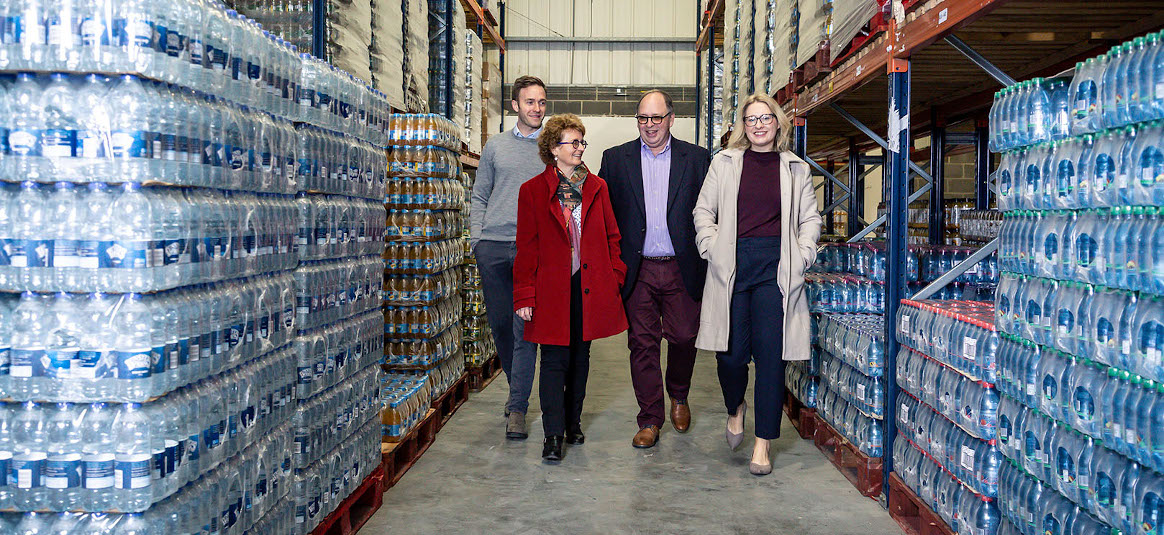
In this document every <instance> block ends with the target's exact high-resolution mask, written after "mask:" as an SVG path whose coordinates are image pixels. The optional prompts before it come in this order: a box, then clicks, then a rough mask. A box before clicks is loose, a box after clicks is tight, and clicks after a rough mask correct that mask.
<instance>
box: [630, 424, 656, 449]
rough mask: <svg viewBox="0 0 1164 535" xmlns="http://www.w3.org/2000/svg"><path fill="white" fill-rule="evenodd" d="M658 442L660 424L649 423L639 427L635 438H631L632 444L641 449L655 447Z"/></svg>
mask: <svg viewBox="0 0 1164 535" xmlns="http://www.w3.org/2000/svg"><path fill="white" fill-rule="evenodd" d="M658 442H659V426H656V425H648V426H646V427H644V428H642V429H639V432H638V433H635V438H634V439H633V440H631V445H632V446H634V447H636V448H639V449H645V448H650V447H653V446H654V445H655V444H657V443H658Z"/></svg>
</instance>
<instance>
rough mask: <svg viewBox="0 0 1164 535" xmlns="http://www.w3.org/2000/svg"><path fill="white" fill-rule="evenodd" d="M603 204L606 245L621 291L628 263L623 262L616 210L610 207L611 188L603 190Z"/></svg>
mask: <svg viewBox="0 0 1164 535" xmlns="http://www.w3.org/2000/svg"><path fill="white" fill-rule="evenodd" d="M599 199H600V201H599V202H601V203H602V219H603V221H604V222H605V223H606V243H607V247H609V249H610V265H611V267H613V268H614V277H615V280H617V281H618V288H619V290H621V289H622V287H623V285H624V284H626V263H624V262H623V261H622V251H621V250H620V245H619V242H620V241H621V240H622V234H621V233H620V232H619V231H618V220H617V219H615V217H614V208H613V207H611V205H610V186H609V185H607V187H605V188H602V192H601V193H600V197H599Z"/></svg>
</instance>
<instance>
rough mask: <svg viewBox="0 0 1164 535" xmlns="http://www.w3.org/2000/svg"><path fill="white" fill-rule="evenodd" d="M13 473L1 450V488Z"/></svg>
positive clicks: (6, 454) (8, 455) (9, 457)
mask: <svg viewBox="0 0 1164 535" xmlns="http://www.w3.org/2000/svg"><path fill="white" fill-rule="evenodd" d="M0 22H3V19H0ZM11 475H12V452H10V451H0V488H4V487H7V486H8V485H10V484H12V483H15V480H13V479H11Z"/></svg>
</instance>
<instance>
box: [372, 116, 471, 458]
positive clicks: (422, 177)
mask: <svg viewBox="0 0 1164 535" xmlns="http://www.w3.org/2000/svg"><path fill="white" fill-rule="evenodd" d="M389 122H390V123H391V125H392V127H391V136H390V138H391V139H390V140H391V142H392V143H393V144H394V146H393V148H392V157H391V161H390V164H389V165H390V166H389V174H390V175H391V177H392V180H391V182H390V185H389V188H388V195H387V197H386V201H385V205H386V209H387V211H388V230H387V236H388V244H387V247H386V248H385V251H384V259H385V269H384V289H385V294H384V333H385V339H386V340H387V345H386V348H385V352H384V367H385V369H387V370H388V371H389V372H390V377H392V378H393V379H396V380H400V381H401V383H402V384H414V383H417V382H419V383H422V384H423V386H424V391H425V392H426V393H425V394H424V396H423V399H421V401H423V406H424V407H425V408H427V407H428V406H429V404H430V403H431V402H432V401H433V400H434V399H439V398H441V397H442V396H443V395H444V394H445V393H446V391H448V390H449V389H450V388H451V387H453V386H454V385H455V384H457V383H458V381H460V380H461V377H462V376H463V375H464V357H463V354H462V352H461V344H460V340H461V330H462V327H461V309H462V302H461V296H460V294H459V289H460V287H461V281H460V268H459V266H460V264H461V256H462V254H463V253H462V244H461V235H462V232H463V228H464V225H463V224H462V219H461V213H460V208H461V206H462V204H463V203H464V200H465V194H464V189H463V187H462V186H461V183H460V181H459V177H460V163H459V162H458V161H457V155H456V153H454V152H452V151H451V150H450V149H452V148H456V147H459V145H460V140H459V134H460V128H458V127H457V126H455V125H454V124H453V123H452V122H450V121H449V120H447V119H444V118H443V117H440V116H437V115H394V116H392V117H391V118H390V120H389ZM398 393H399V394H404V395H400V396H396V399H395V400H394V401H395V402H396V403H402V402H404V401H405V400H407V399H408V398H410V397H412V396H413V394H410V393H403V392H398ZM406 405H407V404H406ZM393 410H394V409H393V408H392V407H391V405H389V406H388V407H386V413H387V412H392V411H393ZM418 415H419V416H421V417H423V413H421V414H418ZM418 415H410V416H418ZM388 419H389V415H388V414H386V415H385V421H387V420H388ZM393 419H394V420H399V423H397V424H395V425H398V426H401V427H396V428H393V427H392V425H393V424H385V425H388V426H389V428H388V429H386V434H385V438H386V439H388V438H392V439H399V438H400V437H402V436H403V435H405V434H407V431H408V429H409V428H410V427H411V424H412V423H414V422H411V421H410V418H409V417H405V418H393Z"/></svg>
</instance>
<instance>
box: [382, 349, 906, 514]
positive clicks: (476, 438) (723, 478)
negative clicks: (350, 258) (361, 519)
mask: <svg viewBox="0 0 1164 535" xmlns="http://www.w3.org/2000/svg"><path fill="white" fill-rule="evenodd" d="M626 355H627V350H626V339H625V338H624V337H622V336H619V337H615V338H611V339H608V340H603V341H600V342H596V343H595V344H594V348H593V353H592V364H591V371H590V387H589V390H588V393H587V399H586V410H585V413H584V414H583V421H582V425H583V429H584V431H585V432H586V444H584V445H581V446H573V447H571V446H567V448H568V449H567V450H566V457H565V460H563V461H562V464H561V465H559V466H545V465H543V464H542V461H541V443H542V434H541V420H540V418H539V416H540V413H539V412H538V411H537V408H536V407H537V400H536V397H537V395H536V392H537V387H536V385H535V387H534V392H535V395H534V397H535V399H534V400H532V405H533V407H531V414H530V417H529V421H530V427H531V431H532V432H531V435H530V439H529V440H527V441H524V442H511V441H506V440H505V437H504V420H503V418H502V402H503V401H504V399H505V397H506V393H507V389H506V387H505V383H504V381H505V379H504V376H499V377H498V378H497V380H495V381H494V382H493V383H492V384H491V385H490V386H489V387H488V388H486V390H485V391H484V392H482V393H480V394H475V395H471V396H470V398H469V401H468V402H466V403H465V405H464V406H462V407H461V409H460V411H458V412H457V414H456V415H454V416H453V419H452V420H451V421H450V422H449V423H448V424H447V425H446V426H445V428H444V429H443V430H442V431H441V432H440V433H439V434H438V435H437V438H436V441H435V443H434V444H433V445H432V447H431V448H430V449H429V450H428V452H427V453H425V454H424V456H423V457H421V459H420V460H419V461H418V462H417V463H416V465H415V466H413V468H412V469H411V470H410V471H409V472H408V473H407V474H405V475H404V477H403V479H401V481H400V483H399V484H397V485H396V486H395V487H393V488H392V489H389V490H388V492H387V493H386V494H385V495H384V507H383V508H381V509H380V511H379V512H378V513H377V514H376V516H374V517H373V518H372V519H371V520H370V521H369V522H368V524H367V525H365V527H364V529H363V530H361V533H362V534H364V535H380V534H388V533H392V534H400V533H458V534H459V533H515V534H520V533H539V534H540V533H579V534H589V533H773V534H786V533H787V534H821V535H824V534H828V535H841V534H853V535H881V534H896V533H900V532H901V530H900V529H899V528H898V527H897V524H896V523H894V522H893V520H891V519H890V518H889V515H888V513H887V512H886V511H885V510H884V509H882V508H881V506H880V505H878V504H877V502H875V501H873V500H871V499H869V498H865V497H863V496H861V495H860V494H858V493H857V491H856V490H855V489H854V488H853V487H852V486H851V485H850V484H849V482H848V481H847V480H846V479H845V478H844V476H842V475H841V474H840V473H839V472H837V470H836V469H834V468H833V466H832V465H831V464H829V463H828V462H827V461H826V460H825V458H824V457H823V456H821V454H820V453H819V452H817V450H816V449H815V448H814V447H813V446H812V443H811V442H810V441H807V440H801V439H800V438H799V437H798V436H797V435H796V431H795V430H794V429H793V428H792V425H791V424H790V423H788V419H787V418H784V420H783V421H784V428H783V431H782V433H781V434H782V438H781V439H780V440H779V441H776V442H774V443H773V451H772V457H773V462H774V465H775V466H774V469H773V472H772V474H771V475H769V476H766V477H763V478H757V477H755V476H752V475H750V474H748V471H747V466H748V459H749V456H750V454H751V441H750V440H749V441H746V442H745V443H744V446H742V447H741V448H740V450H739V451H737V452H735V453H731V452H729V451H728V449H727V446H726V444H725V443H724V439H723V425H724V416H723V409H722V397H721V396H720V393H719V383H718V380H717V379H716V374H715V359H714V357H712V356H711V354H709V353H706V352H701V353H700V357H699V361H698V363H697V365H696V369H695V379H694V381H693V382H694V384H693V385H692V393H691V399H690V400H689V401H690V403H691V409H692V416H693V418H692V427H691V430H690V431H689V432H688V433H687V434H686V435H680V434H678V433H676V432H675V430H674V429H673V428H672V427H671V424H670V422H667V424H666V425H665V427H664V429H663V434H662V436H661V438H660V440H659V444H658V445H657V446H655V447H654V448H652V449H647V450H637V449H634V448H632V447H631V446H630V440H631V436H633V435H634V432H635V431H637V429H636V427H635V424H634V419H635V414H636V413H637V408H638V406H637V404H636V403H635V397H634V392H633V390H632V389H631V385H630V371H629V365H628V363H627V357H626ZM751 399H752V397H751V394H750V393H749V394H748V400H749V401H750V400H751ZM748 421H749V422H748V433H751V417H750V416H749V418H748Z"/></svg>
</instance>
